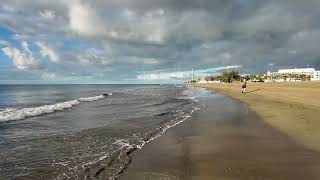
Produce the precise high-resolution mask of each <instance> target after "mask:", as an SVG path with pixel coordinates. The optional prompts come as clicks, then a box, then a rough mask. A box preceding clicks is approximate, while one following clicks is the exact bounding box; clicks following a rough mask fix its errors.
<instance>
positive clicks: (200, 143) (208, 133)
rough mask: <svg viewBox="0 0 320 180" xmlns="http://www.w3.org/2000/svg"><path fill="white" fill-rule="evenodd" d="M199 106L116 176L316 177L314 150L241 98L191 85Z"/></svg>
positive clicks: (128, 179) (319, 164)
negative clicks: (252, 109) (299, 142)
mask: <svg viewBox="0 0 320 180" xmlns="http://www.w3.org/2000/svg"><path fill="white" fill-rule="evenodd" d="M196 89H197V90H196V93H197V95H198V100H199V104H200V107H201V109H200V110H199V111H196V112H194V114H193V115H192V117H191V118H190V119H187V120H186V121H185V122H183V123H181V124H179V125H177V126H175V127H173V128H171V129H169V130H168V131H167V132H166V133H165V134H164V135H163V136H161V137H159V138H157V139H155V140H154V141H151V142H150V143H148V144H146V145H145V146H144V147H143V148H142V149H140V150H138V151H135V152H133V153H132V154H131V155H130V156H131V157H132V163H131V164H130V165H129V166H128V168H127V170H126V171H125V172H124V174H123V175H122V176H121V177H120V179H121V180H144V179H170V180H175V179H181V180H189V179H190V180H191V179H192V180H212V179H219V180H242V179H243V180H251V179H252V180H253V179H270V180H271V179H272V180H284V179H290V180H292V179H297V180H298V179H308V180H313V179H314V180H315V179H319V177H320V154H319V153H318V152H316V151H312V150H309V149H307V148H305V147H303V146H301V145H299V144H297V143H296V142H295V141H294V140H292V139H291V138H290V137H288V136H287V135H285V134H283V133H281V132H279V131H278V130H276V129H274V128H272V127H271V126H269V125H268V124H267V123H265V122H264V121H263V120H261V119H260V118H259V116H257V115H256V113H255V112H254V111H251V110H250V109H249V108H248V106H247V104H245V103H242V102H241V101H238V100H234V99H231V98H229V97H227V96H224V95H221V94H217V93H214V92H210V91H206V90H203V89H200V88H196Z"/></svg>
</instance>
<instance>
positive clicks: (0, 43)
mask: <svg viewBox="0 0 320 180" xmlns="http://www.w3.org/2000/svg"><path fill="white" fill-rule="evenodd" d="M1 45H3V46H9V42H7V41H5V40H2V39H0V46H1Z"/></svg>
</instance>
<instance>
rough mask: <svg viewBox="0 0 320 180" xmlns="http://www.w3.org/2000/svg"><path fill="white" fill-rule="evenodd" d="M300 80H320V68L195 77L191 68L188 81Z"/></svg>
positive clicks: (234, 72) (236, 71)
mask: <svg viewBox="0 0 320 180" xmlns="http://www.w3.org/2000/svg"><path fill="white" fill-rule="evenodd" d="M244 81H250V82H301V81H320V70H316V69H315V68H294V69H279V70H278V71H276V72H270V71H268V72H267V73H266V74H257V75H252V74H241V73H240V72H239V71H238V70H230V71H224V72H222V73H221V75H218V76H210V75H203V76H200V77H199V78H198V79H196V77H195V74H194V70H192V80H191V81H189V82H188V83H233V82H244Z"/></svg>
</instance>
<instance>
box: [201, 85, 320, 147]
mask: <svg viewBox="0 0 320 180" xmlns="http://www.w3.org/2000/svg"><path fill="white" fill-rule="evenodd" d="M197 86H201V87H205V88H208V89H213V90H215V91H218V92H220V93H223V94H226V95H228V96H231V97H233V98H235V99H239V100H241V101H243V102H245V103H247V104H248V105H249V107H250V108H251V109H253V110H254V111H255V112H256V113H257V114H258V115H259V116H260V117H262V118H263V120H265V122H267V123H268V124H269V125H271V126H272V127H274V128H276V129H278V130H280V131H281V132H283V133H285V134H287V135H289V136H290V137H292V138H293V139H295V140H296V141H297V142H298V143H300V144H302V145H304V146H306V147H308V148H310V149H313V150H317V151H320V141H319V138H320V131H319V128H320V121H319V117H320V101H319V99H320V82H293V83H248V88H247V94H245V95H243V94H241V93H240V92H241V84H240V83H233V84H197Z"/></svg>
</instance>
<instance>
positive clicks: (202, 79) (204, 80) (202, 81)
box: [199, 76, 220, 84]
mask: <svg viewBox="0 0 320 180" xmlns="http://www.w3.org/2000/svg"><path fill="white" fill-rule="evenodd" d="M199 83H200V84H205V83H220V81H211V80H210V77H209V76H201V77H200V81H199Z"/></svg>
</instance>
